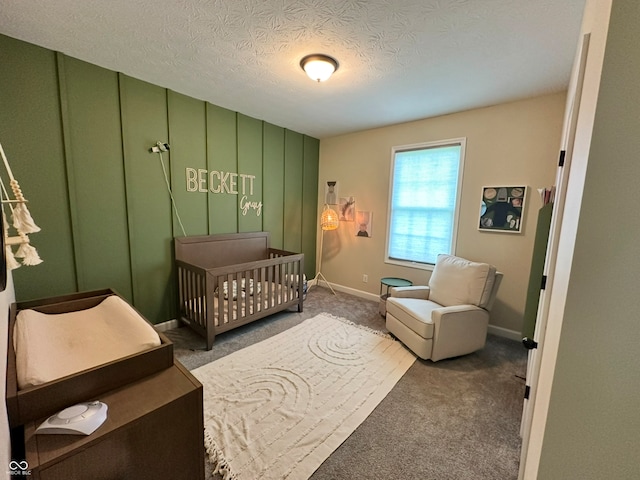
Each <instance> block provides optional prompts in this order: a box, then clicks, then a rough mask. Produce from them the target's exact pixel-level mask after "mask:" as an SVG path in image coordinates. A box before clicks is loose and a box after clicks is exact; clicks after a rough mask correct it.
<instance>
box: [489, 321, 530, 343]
mask: <svg viewBox="0 0 640 480" xmlns="http://www.w3.org/2000/svg"><path fill="white" fill-rule="evenodd" d="M489 333H491V334H493V335H497V336H498V337H504V338H508V339H510V340H515V341H516V342H520V341H522V334H521V333H520V332H516V331H515V330H509V329H508V328H503V327H496V326H495V325H489Z"/></svg>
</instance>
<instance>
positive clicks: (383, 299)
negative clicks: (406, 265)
mask: <svg viewBox="0 0 640 480" xmlns="http://www.w3.org/2000/svg"><path fill="white" fill-rule="evenodd" d="M412 285H413V282H412V281H411V280H406V279H404V278H398V277H384V278H381V279H380V306H379V308H378V311H379V312H380V315H382V316H383V317H386V316H387V298H388V297H389V289H390V288H391V287H410V286H412ZM384 287H387V291H386V292H385V293H382V291H383V289H384Z"/></svg>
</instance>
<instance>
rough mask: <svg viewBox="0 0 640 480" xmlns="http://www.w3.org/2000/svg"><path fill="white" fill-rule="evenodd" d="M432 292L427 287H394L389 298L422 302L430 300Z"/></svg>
mask: <svg viewBox="0 0 640 480" xmlns="http://www.w3.org/2000/svg"><path fill="white" fill-rule="evenodd" d="M430 292H431V289H430V288H429V287H428V286H425V285H415V286H412V287H393V288H392V289H391V290H390V291H389V296H390V297H398V298H421V299H422V300H429V293H430Z"/></svg>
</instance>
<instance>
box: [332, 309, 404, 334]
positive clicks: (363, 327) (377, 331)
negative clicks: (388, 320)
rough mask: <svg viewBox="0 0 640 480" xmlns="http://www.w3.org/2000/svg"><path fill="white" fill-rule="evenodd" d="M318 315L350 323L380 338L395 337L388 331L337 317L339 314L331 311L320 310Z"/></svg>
mask: <svg viewBox="0 0 640 480" xmlns="http://www.w3.org/2000/svg"><path fill="white" fill-rule="evenodd" d="M320 315H326V316H327V317H330V318H333V319H335V320H340V321H341V322H343V323H346V324H347V325H351V326H352V327H356V328H359V329H361V330H364V331H366V332H370V333H373V334H375V335H378V336H380V337H382V338H387V339H389V340H393V341H396V340H395V338H393V337H392V336H391V335H389V334H388V333H384V332H381V331H380V330H375V329H373V328H371V327H367V326H366V325H360V324H359V323H354V322H352V321H351V320H349V319H347V318H344V317H339V316H337V315H333V314H332V313H329V312H322V313H321V314H320Z"/></svg>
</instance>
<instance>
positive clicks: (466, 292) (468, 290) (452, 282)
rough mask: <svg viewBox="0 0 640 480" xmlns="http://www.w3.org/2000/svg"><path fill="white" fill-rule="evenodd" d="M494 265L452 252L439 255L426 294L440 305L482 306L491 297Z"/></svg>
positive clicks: (494, 274) (494, 271)
mask: <svg viewBox="0 0 640 480" xmlns="http://www.w3.org/2000/svg"><path fill="white" fill-rule="evenodd" d="M495 277H496V268H495V267H494V266H493V265H489V264H488V263H478V262H472V261H469V260H465V259H464V258H460V257H455V256H453V255H439V256H438V259H437V260H436V266H435V268H434V269H433V273H432V274H431V278H430V279H429V287H430V288H431V294H430V296H429V298H430V299H431V300H433V301H434V302H436V303H439V304H440V305H443V306H445V307H450V306H453V305H476V306H478V307H481V308H485V307H486V305H487V303H488V302H489V300H490V298H491V291H492V289H493V284H494V282H495Z"/></svg>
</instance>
